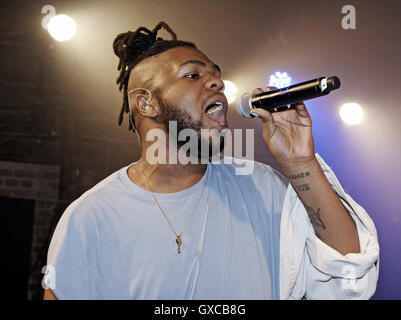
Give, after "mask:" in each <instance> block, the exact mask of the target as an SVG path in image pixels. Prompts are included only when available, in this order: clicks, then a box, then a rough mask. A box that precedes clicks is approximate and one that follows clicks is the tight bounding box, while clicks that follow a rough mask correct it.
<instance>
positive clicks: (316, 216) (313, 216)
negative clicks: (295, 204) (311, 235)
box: [304, 203, 326, 237]
mask: <svg viewBox="0 0 401 320" xmlns="http://www.w3.org/2000/svg"><path fill="white" fill-rule="evenodd" d="M304 206H305V209H306V212H307V213H308V216H309V219H310V221H311V222H312V225H313V227H314V228H315V232H316V228H317V227H319V228H322V229H326V225H325V224H324V222H323V220H322V218H320V208H318V209H317V211H315V210H314V209H313V208H311V207H309V206H307V205H306V204H305V203H304ZM316 234H317V236H319V237H320V235H319V234H318V233H317V232H316Z"/></svg>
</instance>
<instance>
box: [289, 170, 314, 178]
mask: <svg viewBox="0 0 401 320" xmlns="http://www.w3.org/2000/svg"><path fill="white" fill-rule="evenodd" d="M309 176H310V173H309V171H305V172H300V173H297V174H292V175H290V176H288V179H290V180H296V179H302V178H306V177H309Z"/></svg>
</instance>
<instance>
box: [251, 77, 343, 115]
mask: <svg viewBox="0 0 401 320" xmlns="http://www.w3.org/2000/svg"><path fill="white" fill-rule="evenodd" d="M323 79H326V78H325V77H321V78H317V79H314V80H310V81H306V82H302V83H298V84H295V85H292V86H289V87H285V88H281V89H277V90H272V91H267V92H263V93H261V94H258V95H255V96H253V97H252V98H251V103H252V106H253V107H255V108H262V109H265V110H270V109H274V108H277V107H280V106H286V105H289V104H292V103H295V102H299V101H304V100H309V99H313V98H316V97H319V96H324V95H326V94H329V92H330V89H331V88H330V85H327V87H326V88H325V89H323V90H322V88H321V83H322V80H323ZM331 79H332V78H329V79H327V82H329V81H330V80H331ZM337 79H338V78H337ZM327 84H329V83H327ZM329 88H330V89H329Z"/></svg>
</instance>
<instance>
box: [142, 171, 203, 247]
mask: <svg viewBox="0 0 401 320" xmlns="http://www.w3.org/2000/svg"><path fill="white" fill-rule="evenodd" d="M138 168H139V171H141V173H142V176H143V178H144V180H145V182H146V184H147V186H148V188H149V190H150V192H151V193H152V196H153V199H154V200H155V202H156V204H157V206H158V207H159V209H160V211H161V213H162V214H163V216H164V218H165V219H166V221H167V223H168V225H169V226H170V229H171V230H172V231H173V232H174V234H175V236H176V239H175V242H176V243H177V251H178V254H180V253H181V245H182V239H181V237H182V234H183V233H184V231H185V229H186V228H187V226H188V224H189V222H190V221H191V219H192V217H193V215H194V213H195V211H196V208H197V207H198V204H199V201H200V199H201V198H202V195H203V192H204V191H205V188H206V184H207V179H208V178H209V173H208V174H207V176H206V181H205V184H204V185H203V189H202V192H201V194H200V196H199V198H198V201H196V205H195V207H194V209H193V210H192V213H191V215H190V216H189V218H188V220H187V222H186V223H185V225H184V228H183V229H182V231H181V233H180V234H178V233H177V232H176V231H175V230H174V228H173V225H172V224H171V222H170V220H169V219H168V218H167V215H166V214H165V213H164V211H163V209H162V207H161V206H160V203H159V201H157V199H156V196H155V194H154V193H153V191H152V189H151V188H150V185H149V182H148V179H146V177H145V174H144V173H143V171H142V169H141V167H140V166H139V165H138Z"/></svg>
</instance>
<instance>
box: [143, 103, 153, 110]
mask: <svg viewBox="0 0 401 320" xmlns="http://www.w3.org/2000/svg"><path fill="white" fill-rule="evenodd" d="M144 107H145V109H146V110H153V109H154V108H153V106H151V105H150V104H149V103H145V104H144Z"/></svg>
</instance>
